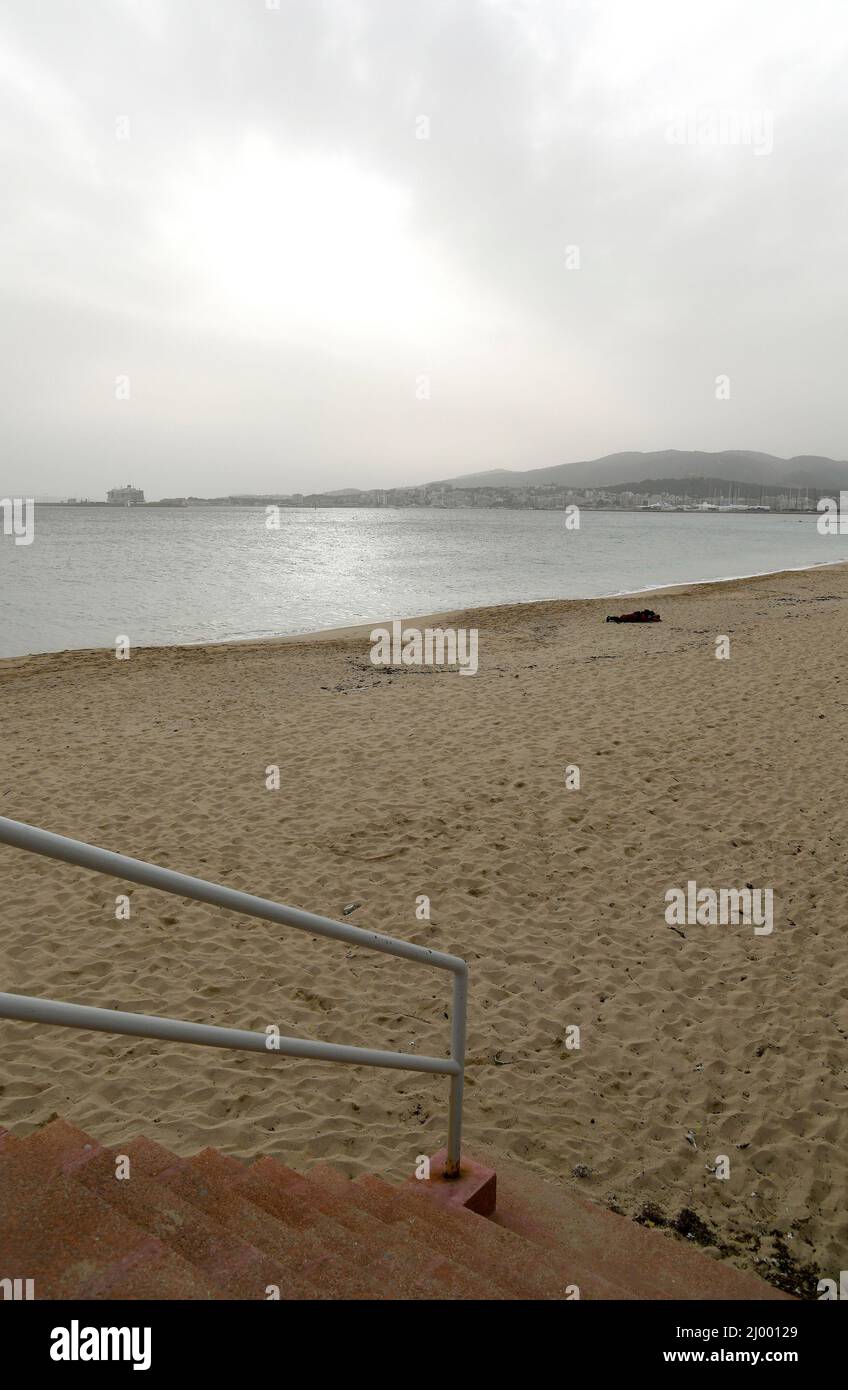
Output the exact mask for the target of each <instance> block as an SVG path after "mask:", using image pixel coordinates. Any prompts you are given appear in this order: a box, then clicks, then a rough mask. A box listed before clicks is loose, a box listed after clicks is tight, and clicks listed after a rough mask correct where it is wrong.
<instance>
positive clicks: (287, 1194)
mask: <svg viewBox="0 0 848 1390" xmlns="http://www.w3.org/2000/svg"><path fill="white" fill-rule="evenodd" d="M262 1162H264V1160H262ZM270 1165H271V1168H270V1170H269V1169H266V1171H268V1172H269V1176H270V1178H271V1181H272V1182H275V1183H276V1184H278V1192H279V1196H280V1197H282V1198H284V1199H286V1210H287V1211H288V1212H290V1211H291V1210H292V1209H294V1210H297V1211H299V1212H300V1213H301V1214H308V1215H309V1219H314V1217H315V1216H317V1215H321V1216H323V1217H325V1218H327V1219H328V1220H331V1221H332V1222H333V1224H334V1227H335V1228H336V1230H337V1231H339V1230H340V1231H341V1232H342V1233H343V1237H345V1238H346V1241H347V1249H348V1252H349V1255H350V1259H351V1261H352V1264H353V1267H354V1268H356V1270H357V1276H356V1280H357V1289H358V1293H357V1296H358V1297H360V1298H379V1299H389V1300H395V1299H409V1298H433V1299H442V1298H447V1297H449V1295H448V1294H447V1292H446V1291H445V1289H444V1287H443V1286H441V1285H439V1284H438V1283H436V1281H435V1280H433V1279H431V1278H429V1277H428V1276H427V1275H426V1274H425V1273H422V1272H420V1271H419V1270H418V1269H417V1268H416V1265H415V1263H414V1262H410V1260H409V1259H403V1258H400V1257H399V1256H398V1252H397V1250H395V1249H394V1248H392V1247H391V1245H390V1244H389V1243H386V1242H383V1243H381V1241H380V1239H379V1237H380V1234H381V1233H380V1228H379V1226H378V1225H376V1224H375V1223H374V1222H373V1221H372V1220H369V1219H368V1218H367V1217H366V1216H364V1215H363V1213H361V1212H357V1211H355V1210H353V1209H351V1208H350V1207H349V1205H348V1204H347V1203H345V1202H344V1201H343V1200H341V1199H340V1198H339V1197H338V1196H337V1195H336V1194H335V1193H334V1192H331V1191H329V1190H328V1189H327V1188H325V1187H324V1186H323V1185H322V1184H321V1183H320V1182H314V1183H313V1182H310V1181H309V1179H308V1178H306V1177H304V1176H302V1175H301V1174H298V1173H293V1172H292V1170H291V1169H287V1168H286V1167H285V1165H283V1164H277V1163H275V1162H274V1160H270ZM256 1166H258V1165H254V1169H255V1167H256ZM254 1169H251V1170H250V1172H251V1173H252V1172H253V1171H254ZM274 1170H276V1171H274ZM284 1219H285V1218H284Z"/></svg>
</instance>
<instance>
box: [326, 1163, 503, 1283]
mask: <svg viewBox="0 0 848 1390" xmlns="http://www.w3.org/2000/svg"><path fill="white" fill-rule="evenodd" d="M306 1180H307V1182H308V1183H310V1184H311V1185H312V1186H317V1187H319V1188H322V1189H323V1190H324V1192H325V1193H330V1194H333V1195H334V1196H335V1197H336V1199H337V1201H338V1202H340V1203H341V1206H342V1209H343V1210H344V1211H346V1212H347V1213H348V1215H349V1216H350V1217H352V1216H353V1213H354V1212H357V1213H359V1214H360V1215H361V1217H362V1218H364V1222H365V1223H367V1229H368V1230H369V1231H370V1232H371V1236H372V1241H373V1243H374V1245H375V1248H376V1249H377V1251H378V1252H379V1253H380V1258H381V1260H384V1258H385V1253H386V1252H391V1253H392V1254H394V1255H396V1256H397V1258H398V1260H399V1262H400V1263H401V1265H402V1267H404V1268H408V1267H410V1266H411V1267H413V1268H414V1269H415V1270H416V1271H417V1275H418V1280H419V1283H420V1284H421V1287H422V1293H423V1296H432V1297H438V1298H466V1299H478V1300H480V1299H492V1298H502V1297H504V1295H503V1293H502V1292H500V1291H499V1290H498V1288H497V1286H493V1285H491V1284H486V1283H485V1282H484V1281H483V1280H481V1279H478V1278H477V1276H476V1274H475V1273H474V1271H473V1270H472V1269H471V1268H470V1267H469V1265H467V1264H463V1263H462V1262H457V1261H454V1260H453V1259H452V1258H451V1257H450V1256H446V1255H445V1253H444V1251H442V1250H439V1249H438V1248H437V1247H436V1246H435V1245H432V1244H430V1245H428V1244H427V1243H426V1242H424V1241H422V1240H421V1239H420V1238H419V1236H418V1233H417V1232H416V1231H414V1230H411V1229H410V1228H408V1227H405V1226H404V1225H403V1223H401V1222H398V1223H396V1224H387V1223H386V1222H385V1221H384V1220H383V1219H382V1216H381V1214H380V1212H378V1211H376V1210H375V1209H374V1208H373V1207H372V1205H371V1203H370V1201H369V1200H368V1196H367V1194H365V1193H363V1192H361V1191H359V1190H358V1189H357V1188H356V1184H355V1183H352V1182H350V1181H349V1179H347V1178H346V1177H344V1175H343V1174H341V1173H339V1172H338V1171H337V1170H336V1169H334V1168H331V1167H330V1166H329V1165H327V1164H317V1165H316V1166H315V1167H313V1168H310V1170H309V1172H308V1174H307V1175H306ZM424 1280H426V1281H427V1282H426V1285H425V1284H424V1282H423V1281H424ZM434 1286H435V1288H436V1289H437V1290H438V1292H437V1293H434V1292H432V1291H433V1288H434Z"/></svg>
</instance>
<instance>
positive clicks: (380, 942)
mask: <svg viewBox="0 0 848 1390" xmlns="http://www.w3.org/2000/svg"><path fill="white" fill-rule="evenodd" d="M0 843H4V844H7V845H12V846H13V847H14V848H16V849H25V850H29V851H30V852H31V853H33V854H43V855H46V856H47V857H48V858H49V859H61V860H63V861H64V862H65V863H68V864H78V865H79V866H80V867H81V868H83V869H93V870H95V871H96V872H98V873H103V874H110V875H111V876H112V877H113V878H120V879H123V880H125V881H127V882H130V883H141V884H144V885H145V886H146V887H149V888H158V889H161V890H162V891H163V892H165V893H174V894H176V895H177V896H178V897H181V898H194V899H195V900H196V901H197V902H205V903H212V904H214V905H215V906H216V907H225V908H230V909H231V910H232V911H234V912H241V913H243V914H245V915H247V916H249V917H259V918H262V919H263V920H264V921H267V922H279V923H281V924H283V925H285V926H289V927H297V928H298V929H299V930H300V931H308V932H311V933H312V934H313V935H314V936H326V937H330V938H332V939H333V940H335V941H347V942H350V943H351V944H352V945H356V946H364V947H365V948H366V949H368V950H371V951H382V952H383V954H384V955H388V956H399V957H400V958H401V959H402V960H414V961H417V962H418V963H419V964H422V965H432V966H435V967H436V968H437V969H439V970H448V971H450V972H451V974H452V975H453V1005H452V1009H451V1053H450V1057H449V1058H441V1057H417V1056H415V1055H414V1054H413V1053H408V1052H381V1051H376V1050H373V1049H371V1048H366V1047H343V1046H341V1045H340V1044H338V1043H325V1042H311V1041H309V1040H308V1039H306V1038H283V1037H278V1036H277V1035H273V1036H269V1035H267V1034H265V1033H250V1032H246V1031H244V1030H242V1029H239V1028H218V1027H215V1026H212V1025H210V1024H203V1023H186V1022H183V1021H182V1020H180V1019H174V1018H159V1017H155V1016H152V1015H149V1014H132V1013H122V1012H121V1011H120V1010H118V1009H97V1008H91V1007H88V1006H87V1005H84V1004H65V1003H61V1002H60V1001H58V1000H54V999H39V998H35V997H33V996H30V995H25V994H0V1018H13V1019H20V1020H23V1021H25V1022H30V1023H55V1024H63V1025H65V1026H67V1027H71V1028H85V1029H94V1030H96V1031H99V1032H106V1033H125V1034H130V1035H131V1036H134V1037H142V1038H165V1039H167V1040H168V1041H172V1042H189V1043H197V1044H199V1045H201V1046H206V1047H229V1048H235V1049H237V1050H239V1051H244V1052H277V1053H279V1054H280V1055H282V1056H287V1057H314V1058H324V1059H325V1060H327V1061H330V1062H346V1063H350V1064H352V1065H359V1066H373V1067H394V1068H398V1069H400V1070H403V1071H426V1072H435V1073H438V1074H441V1075H445V1076H449V1077H450V1079H451V1084H450V1105H449V1112H448V1142H447V1161H446V1163H445V1170H444V1175H445V1177H457V1176H458V1175H459V1168H460V1148H461V1142H462V1093H463V1085H464V1080H465V1029H466V1013H467V1006H468V965H467V964H466V962H465V961H464V960H462V959H461V958H460V957H459V956H451V955H447V954H446V953H445V952H443V951H432V950H430V948H429V947H427V946H416V945H413V943H412V942H409V941H399V940H398V939H397V938H396V937H393V936H382V935H380V933H379V932H373V931H366V930H365V929H364V928H363V927H354V926H352V925H350V924H348V923H345V922H334V921H333V920H332V919H331V918H329V917H319V916H317V915H316V914H315V913H312V912H303V911H301V909H300V908H297V907H287V906H286V905H285V904H283V903H275V902H271V901H270V899H268V898H257V897H255V896H254V895H253V894H252V893H242V892H241V891H240V890H239V889H236V888H226V887H224V885H223V884H220V883H210V882H209V881H208V880H207V879H202V878H194V877H192V875H190V874H181V873H176V872H175V871H174V870H173V869H163V868H162V867H161V866H160V865H158V864H147V863H145V861H144V860H143V859H130V858H128V856H127V855H125V854H114V853H113V852H112V851H111V850H107V849H99V848H98V847H97V846H96V845H87V844H85V843H84V842H83V841H82V840H71V839H69V838H68V837H67V836H65V835H54V834H53V832H52V831H50V830H41V829H39V828H38V827H37V826H34V825H25V824H24V823H23V822H22V821H16V820H8V819H7V818H6V817H5V816H0Z"/></svg>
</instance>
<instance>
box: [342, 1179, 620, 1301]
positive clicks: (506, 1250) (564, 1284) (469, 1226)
mask: <svg viewBox="0 0 848 1390" xmlns="http://www.w3.org/2000/svg"><path fill="white" fill-rule="evenodd" d="M354 1186H355V1187H361V1188H362V1189H363V1190H364V1191H366V1192H369V1193H370V1194H371V1195H372V1200H373V1201H374V1202H375V1204H377V1209H378V1210H381V1212H382V1215H383V1219H384V1220H385V1221H387V1222H390V1223H391V1222H398V1221H403V1222H407V1223H411V1224H412V1226H413V1227H414V1228H415V1229H417V1230H418V1232H419V1233H420V1234H421V1236H422V1238H423V1239H426V1240H427V1241H429V1242H431V1243H432V1244H434V1245H436V1246H437V1247H438V1248H439V1249H440V1250H442V1251H444V1252H445V1253H446V1254H449V1255H451V1256H452V1258H454V1259H455V1260H457V1261H463V1262H465V1263H466V1264H467V1265H469V1266H470V1267H473V1269H474V1270H475V1271H476V1272H477V1274H478V1275H479V1276H480V1277H481V1278H483V1279H485V1280H487V1281H491V1282H492V1283H494V1284H495V1286H496V1287H498V1288H501V1289H502V1290H503V1297H505V1298H518V1299H545V1300H549V1299H560V1300H562V1299H566V1298H568V1297H569V1289H570V1287H571V1286H572V1285H574V1284H576V1283H577V1280H576V1278H575V1277H574V1272H573V1270H572V1269H571V1268H570V1267H569V1266H568V1265H567V1263H565V1262H563V1261H561V1260H559V1259H557V1258H556V1256H555V1255H554V1253H553V1252H550V1253H549V1252H548V1251H543V1250H539V1249H535V1248H533V1247H532V1246H528V1245H527V1244H526V1243H525V1242H524V1241H523V1240H521V1239H520V1238H519V1237H517V1236H515V1235H514V1234H513V1233H512V1232H509V1231H504V1230H501V1229H499V1228H498V1227H496V1226H494V1225H493V1224H492V1222H491V1221H490V1220H489V1218H487V1217H483V1216H477V1215H475V1213H474V1212H470V1211H466V1210H464V1208H462V1207H457V1208H445V1207H437V1206H431V1205H430V1203H429V1201H428V1200H427V1198H426V1197H425V1196H424V1194H423V1193H419V1192H417V1191H416V1190H415V1188H414V1187H413V1186H412V1184H409V1185H407V1184H404V1185H403V1186H401V1187H393V1186H390V1185H389V1184H388V1183H385V1182H383V1181H382V1180H381V1179H380V1178H376V1177H373V1176H371V1175H365V1176H363V1177H361V1178H358V1179H357V1181H356V1183H355V1184H354ZM591 1296H592V1297H595V1298H619V1297H622V1296H623V1292H622V1290H621V1289H620V1288H618V1287H615V1286H611V1285H609V1284H607V1283H606V1282H605V1281H602V1280H597V1281H595V1282H594V1283H593V1287H592V1294H591Z"/></svg>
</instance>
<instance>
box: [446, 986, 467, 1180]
mask: <svg viewBox="0 0 848 1390" xmlns="http://www.w3.org/2000/svg"><path fill="white" fill-rule="evenodd" d="M467 1011H468V966H467V965H466V966H464V967H463V969H462V970H457V971H456V973H455V974H454V977H453V1008H452V1010H451V1058H452V1060H453V1061H454V1062H458V1063H459V1065H460V1067H461V1071H460V1072H459V1074H458V1075H457V1076H452V1077H451V1083H450V1111H449V1114H448V1153H447V1161H446V1163H445V1177H446V1178H458V1177H459V1166H460V1156H461V1150H462V1092H463V1087H464V1084H465V1020H466V1014H467Z"/></svg>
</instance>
